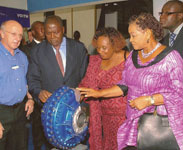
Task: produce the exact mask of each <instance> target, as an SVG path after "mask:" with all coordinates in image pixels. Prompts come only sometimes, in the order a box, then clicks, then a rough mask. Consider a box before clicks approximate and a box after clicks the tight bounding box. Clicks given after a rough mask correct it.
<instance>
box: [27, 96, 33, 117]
mask: <svg viewBox="0 0 183 150" xmlns="http://www.w3.org/2000/svg"><path fill="white" fill-rule="evenodd" d="M33 110H34V100H33V99H28V101H27V102H26V104H25V111H27V114H26V117H27V118H28V117H29V116H30V114H31V113H32V112H33Z"/></svg>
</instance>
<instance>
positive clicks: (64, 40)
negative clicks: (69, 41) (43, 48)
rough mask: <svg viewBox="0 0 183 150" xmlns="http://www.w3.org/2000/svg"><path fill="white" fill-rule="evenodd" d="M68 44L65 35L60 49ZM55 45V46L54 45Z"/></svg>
mask: <svg viewBox="0 0 183 150" xmlns="http://www.w3.org/2000/svg"><path fill="white" fill-rule="evenodd" d="M65 46H66V38H65V37H63V38H62V43H61V45H60V48H59V50H61V49H62V48H63V47H65ZM52 47H53V46H52ZM53 49H54V51H55V52H56V50H55V48H54V47H53Z"/></svg>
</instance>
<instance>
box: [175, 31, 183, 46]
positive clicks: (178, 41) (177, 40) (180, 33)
mask: <svg viewBox="0 0 183 150" xmlns="http://www.w3.org/2000/svg"><path fill="white" fill-rule="evenodd" d="M182 39H183V27H182V28H181V30H180V32H179V34H178V35H177V38H176V39H175V41H174V44H173V48H175V49H176V48H178V46H179V44H178V43H180V41H182Z"/></svg>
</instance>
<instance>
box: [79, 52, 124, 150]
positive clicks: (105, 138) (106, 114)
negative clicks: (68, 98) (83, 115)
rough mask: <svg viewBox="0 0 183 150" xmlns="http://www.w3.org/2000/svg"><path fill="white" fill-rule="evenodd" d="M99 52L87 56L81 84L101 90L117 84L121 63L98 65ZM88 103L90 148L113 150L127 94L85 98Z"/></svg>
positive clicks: (94, 149) (122, 117)
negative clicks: (86, 66)
mask: <svg viewBox="0 0 183 150" xmlns="http://www.w3.org/2000/svg"><path fill="white" fill-rule="evenodd" d="M101 62H102V59H101V58H100V56H99V55H95V56H90V62H89V66H88V69H87V72H86V75H85V77H84V79H83V80H82V82H81V84H80V87H90V88H94V89H104V88H109V87H111V86H113V85H116V84H117V83H118V82H119V81H120V80H121V79H122V77H121V74H122V71H123V69H124V62H122V63H121V64H119V65H117V66H115V67H113V68H111V69H109V70H102V69H101V68H100V65H101ZM86 102H87V103H89V106H90V122H89V133H90V137H89V144H90V150H116V149H117V130H118V128H119V126H120V125H121V124H122V123H123V122H124V120H125V119H126V116H125V113H126V97H117V98H109V99H93V100H92V99H90V100H89V99H88V100H87V101H86Z"/></svg>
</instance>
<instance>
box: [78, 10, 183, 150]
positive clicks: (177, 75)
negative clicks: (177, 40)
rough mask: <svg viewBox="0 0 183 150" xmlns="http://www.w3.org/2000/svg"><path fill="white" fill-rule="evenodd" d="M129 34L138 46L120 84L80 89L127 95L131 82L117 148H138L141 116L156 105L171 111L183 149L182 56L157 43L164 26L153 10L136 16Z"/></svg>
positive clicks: (160, 110)
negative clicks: (125, 117)
mask: <svg viewBox="0 0 183 150" xmlns="http://www.w3.org/2000/svg"><path fill="white" fill-rule="evenodd" d="M129 34H130V42H131V43H132V45H133V47H134V49H135V50H134V51H133V52H131V53H130V55H129V57H128V59H127V60H126V62H125V69H124V70H123V74H122V76H123V79H122V80H121V81H120V82H119V83H118V85H115V86H113V87H111V88H108V89H104V90H94V89H88V88H81V89H79V90H80V91H81V94H85V97H91V96H92V97H115V96H120V95H124V93H125V92H126V90H127V89H126V87H127V86H128V96H127V101H128V102H127V119H126V120H125V122H124V123H123V124H122V125H121V126H120V127H119V129H118V135H117V138H118V150H124V149H125V150H129V149H136V146H137V126H138V120H139V118H140V117H141V116H142V115H143V114H144V113H147V112H153V111H154V108H155V106H157V113H158V114H160V115H168V120H169V124H170V127H171V129H172V131H173V133H174V135H175V138H176V141H177V144H178V145H179V149H180V150H183V117H182V114H183V60H182V58H181V56H180V55H179V53H178V52H177V51H176V50H173V49H171V48H170V47H165V46H164V45H161V44H160V43H158V41H157V40H156V39H159V38H161V37H162V35H163V30H162V27H161V25H160V24H159V22H158V21H157V20H156V19H155V18H154V17H153V16H152V15H151V14H148V13H143V14H140V15H139V16H133V17H132V18H131V19H130V22H129ZM137 50H138V51H137ZM125 85H126V86H125ZM165 144H166V143H165ZM165 149H166V148H165ZM176 149H177V148H175V149H174V150H176Z"/></svg>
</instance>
